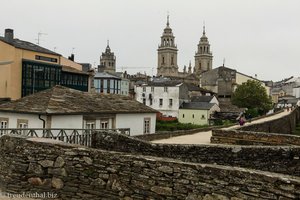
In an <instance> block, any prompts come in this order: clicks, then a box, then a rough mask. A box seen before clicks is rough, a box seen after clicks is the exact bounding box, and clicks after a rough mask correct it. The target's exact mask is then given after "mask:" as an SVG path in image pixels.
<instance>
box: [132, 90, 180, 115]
mask: <svg viewBox="0 0 300 200" xmlns="http://www.w3.org/2000/svg"><path fill="white" fill-rule="evenodd" d="M143 87H145V88H146V92H143ZM153 88H154V91H153V92H152V91H151V86H135V92H136V96H135V98H136V100H137V101H139V102H141V103H143V99H146V104H145V105H147V106H149V107H151V108H153V109H155V110H158V111H159V112H161V113H162V114H163V115H166V116H172V117H178V109H179V87H178V86H172V87H167V90H168V91H167V92H165V89H164V88H165V87H161V86H160V87H158V86H156V87H153ZM143 94H144V96H143ZM150 94H151V96H152V105H150V98H149V95H150ZM159 99H162V100H163V104H162V106H160V105H159V101H160V100H159ZM169 99H172V106H170V105H169Z"/></svg>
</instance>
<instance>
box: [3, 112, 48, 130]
mask: <svg viewBox="0 0 300 200" xmlns="http://www.w3.org/2000/svg"><path fill="white" fill-rule="evenodd" d="M41 118H42V119H45V116H43V115H41ZM3 119H8V121H7V128H19V127H18V121H23V122H24V121H28V123H27V127H28V128H43V121H42V120H40V119H39V115H35V114H21V113H10V112H0V120H3Z"/></svg>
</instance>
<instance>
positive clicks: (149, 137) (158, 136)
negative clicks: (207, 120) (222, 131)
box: [134, 125, 232, 141]
mask: <svg viewBox="0 0 300 200" xmlns="http://www.w3.org/2000/svg"><path fill="white" fill-rule="evenodd" d="M229 126H232V125H223V126H210V127H205V128H196V129H190V130H177V131H157V132H156V133H154V134H146V135H137V136H134V137H135V138H139V139H142V140H145V141H153V140H162V139H167V138H171V137H177V136H181V135H190V134H194V133H199V132H204V131H211V130H213V129H216V128H225V127H229Z"/></svg>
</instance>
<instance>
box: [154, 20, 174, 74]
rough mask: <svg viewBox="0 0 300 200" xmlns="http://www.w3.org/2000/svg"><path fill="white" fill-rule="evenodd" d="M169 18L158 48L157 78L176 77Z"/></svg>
mask: <svg viewBox="0 0 300 200" xmlns="http://www.w3.org/2000/svg"><path fill="white" fill-rule="evenodd" d="M169 25H170V24H169V16H168V18H167V27H166V28H165V29H164V32H163V35H162V36H161V43H160V45H159V46H158V49H157V52H158V59H157V60H158V63H157V76H178V65H177V51H178V49H177V46H176V45H175V37H174V35H173V33H172V29H171V28H170V26H169Z"/></svg>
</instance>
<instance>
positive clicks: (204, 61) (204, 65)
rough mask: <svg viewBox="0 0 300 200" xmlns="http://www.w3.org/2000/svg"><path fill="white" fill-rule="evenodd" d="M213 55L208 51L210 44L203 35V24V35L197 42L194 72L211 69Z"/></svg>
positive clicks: (198, 72)
mask: <svg viewBox="0 0 300 200" xmlns="http://www.w3.org/2000/svg"><path fill="white" fill-rule="evenodd" d="M212 61H213V56H212V53H211V51H210V44H209V42H208V39H207V37H206V35H205V26H203V35H202V37H201V38H200V42H199V44H198V50H197V52H196V54H195V72H196V74H197V75H199V74H201V73H202V72H204V71H209V70H211V69H212Z"/></svg>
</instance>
